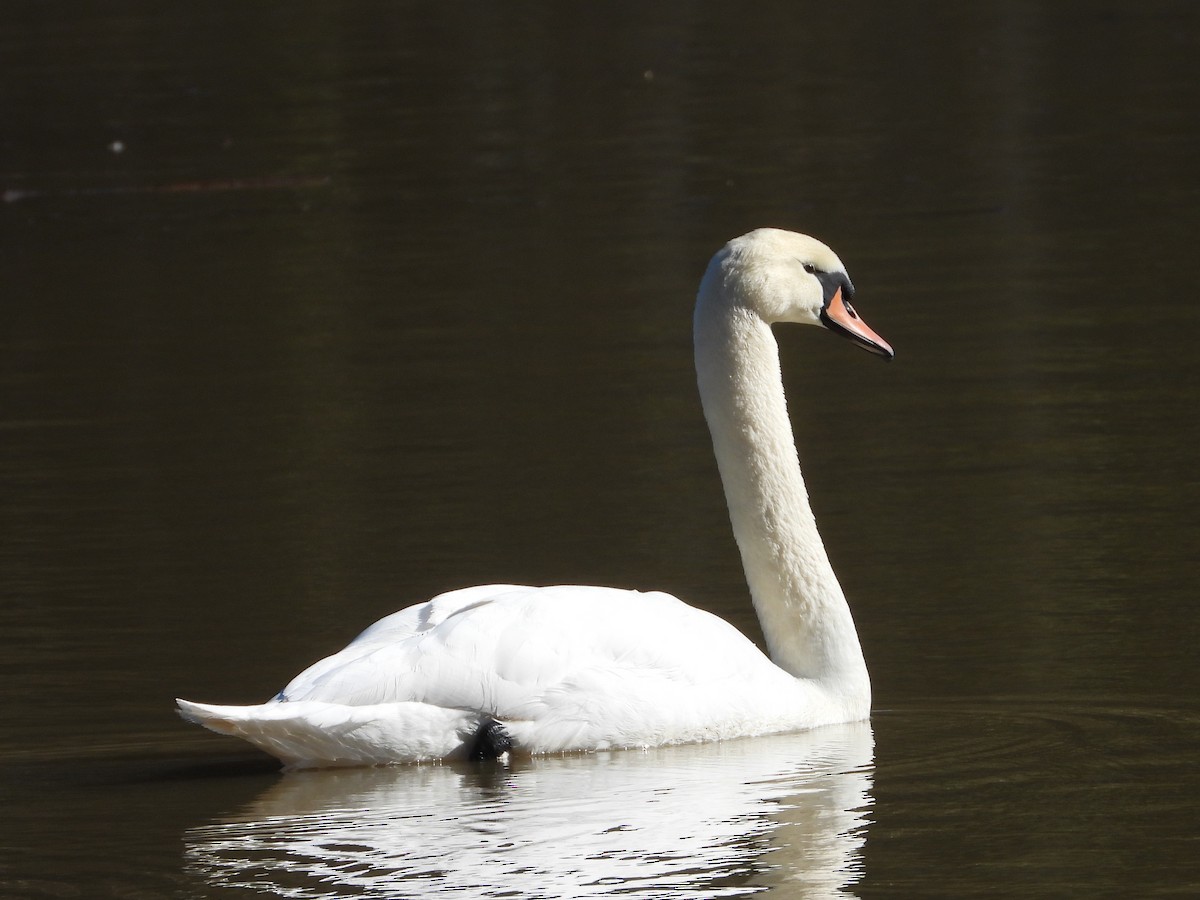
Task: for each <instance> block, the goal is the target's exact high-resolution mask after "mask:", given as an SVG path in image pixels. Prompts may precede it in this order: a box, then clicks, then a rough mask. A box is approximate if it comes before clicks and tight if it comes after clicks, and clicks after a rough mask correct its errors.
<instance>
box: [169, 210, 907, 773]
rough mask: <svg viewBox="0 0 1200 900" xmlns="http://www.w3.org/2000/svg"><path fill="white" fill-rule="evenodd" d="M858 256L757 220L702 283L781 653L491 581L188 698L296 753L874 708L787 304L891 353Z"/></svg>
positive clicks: (724, 629) (543, 738)
mask: <svg viewBox="0 0 1200 900" xmlns="http://www.w3.org/2000/svg"><path fill="white" fill-rule="evenodd" d="M853 295H854V288H853V287H852V286H851V283H850V279H849V277H848V276H847V275H846V270H845V268H844V267H843V266H842V263H841V260H839V259H838V257H837V256H836V255H835V254H834V252H833V251H832V250H830V249H829V248H828V247H826V246H825V245H824V244H822V243H821V242H820V241H817V240H815V239H814V238H811V237H807V236H805V235H801V234H795V233H792V232H787V231H780V230H777V229H767V228H764V229H759V230H757V231H752V232H750V233H749V234H746V235H743V236H742V237H739V238H735V239H734V240H732V241H730V242H729V243H728V244H726V245H725V247H724V248H723V249H721V250H720V251H719V252H718V253H717V254H716V255H715V256H714V257H713V258H712V261H711V262H710V263H709V265H708V270H707V271H706V272H705V274H704V278H703V280H702V282H701V284H700V290H699V294H698V296H697V300H696V312H695V320H694V330H695V354H696V371H697V379H698V382H699V387H700V397H701V402H702V404H703V407H704V414H705V417H706V419H707V420H708V425H709V429H710V430H711V432H712V439H713V448H714V451H715V453H716V457H717V463H718V468H719V470H720V474H721V481H722V483H723V485H724V487H725V497H726V500H727V502H728V504H729V515H730V519H731V521H732V524H733V531H734V536H735V537H736V539H737V544H738V547H739V549H740V550H741V555H742V564H743V567H744V569H745V573H746V580H747V582H748V584H749V587H750V594H751V597H752V599H753V602H754V607H755V610H756V611H757V613H758V617H759V621H760V623H761V625H762V630H763V634H764V636H765V638H766V643H767V649H768V650H769V652H770V658H768V657H767V656H765V655H763V653H762V652H761V651H760V650H759V649H758V648H757V647H755V645H754V644H753V643H751V642H750V640H748V639H747V638H746V637H745V636H744V635H742V634H741V633H740V632H739V631H737V629H735V628H734V627H733V626H731V625H729V624H728V623H727V622H725V621H724V620H722V619H720V618H718V617H716V616H714V615H711V614H710V613H707V612H704V611H702V610H699V609H696V608H694V607H691V606H688V605H687V604H685V603H684V602H683V601H681V600H678V599H676V598H675V597H672V596H670V595H668V594H663V593H657V592H654V593H639V592H637V591H625V590H618V589H615V588H603V587H582V586H558V587H523V586H518V585H486V586H481V587H472V588H465V589H462V590H456V591H451V592H449V593H446V594H442V595H440V596H438V597H435V598H433V599H432V600H430V601H428V602H426V603H421V604H418V605H416V606H410V607H408V608H407V609H403V610H401V611H400V612H397V613H394V614H392V615H390V616H386V617H385V618H383V619H380V620H379V621H378V622H376V623H375V624H374V625H372V626H371V627H370V628H368V629H367V630H366V631H364V632H363V633H362V634H360V635H359V636H358V637H357V638H355V639H354V641H353V642H351V643H350V644H349V645H348V646H347V647H346V648H345V649H343V650H341V651H340V652H338V653H335V654H334V655H333V656H330V657H328V658H326V659H323V660H321V661H320V662H318V663H316V664H315V665H313V666H311V667H310V668H309V669H307V670H306V671H304V672H301V673H300V674H299V675H298V676H296V678H295V679H293V680H292V682H291V683H290V684H289V685H288V686H287V687H285V688H284V689H283V690H282V691H281V692H280V693H279V694H278V695H276V696H275V697H274V698H273V699H272V700H270V701H268V702H267V703H263V704H260V705H256V706H211V705H207V704H200V703H191V702H189V701H186V700H179V701H177V702H178V704H179V712H180V714H181V715H182V716H183V717H184V718H185V719H188V720H189V721H192V722H196V723H199V724H201V725H204V726H205V727H207V728H210V729H212V730H213V731H218V732H221V733H224V734H232V735H237V736H238V737H241V738H244V739H245V740H247V741H249V742H250V743H252V744H254V745H255V746H257V747H260V748H261V749H263V750H265V751H267V752H268V753H271V754H273V755H274V756H276V757H278V758H279V759H280V760H282V761H283V762H284V763H285V764H287V765H288V766H290V767H293V768H303V767H312V766H345V765H377V764H386V763H399V762H414V761H420V760H432V759H445V758H456V757H457V758H462V757H472V758H483V757H496V756H500V755H502V754H504V753H506V752H508V751H509V750H512V751H513V752H519V753H549V752H554V751H566V750H599V749H606V748H617V747H647V746H653V745H659V744H672V743H684V742H693V741H709V740H720V739H723V738H732V737H739V736H749V735H760V734H767V733H772V732H781V731H791V730H798V729H803V728H813V727H816V726H820V725H831V724H836V723H842V722H852V721H857V720H860V719H865V718H866V717H867V716H868V715H869V713H870V705H871V686H870V680H869V679H868V676H867V669H866V665H865V663H864V662H863V655H862V650H861V648H860V647H859V642H858V635H857V633H856V632H855V629H854V622H853V619H852V618H851V616H850V609H849V607H848V606H847V605H846V600H845V597H844V596H843V594H842V590H841V587H840V585H839V584H838V581H837V577H836V576H835V575H834V573H833V569H832V567H831V566H830V564H829V558H828V556H827V555H826V553H825V547H824V545H823V544H822V543H821V538H820V535H819V534H818V533H817V527H816V522H815V520H814V518H813V513H812V509H811V507H810V505H809V502H808V492H807V491H806V490H805V487H804V481H803V478H802V477H801V474H800V464H799V461H798V459H797V456H796V448H795V444H794V442H793V439H792V432H791V425H790V423H789V420H788V415H787V407H786V402H785V399H784V393H783V383H782V380H781V378H780V371H779V352H778V347H777V346H776V344H775V339H774V337H773V335H772V333H771V324H772V323H773V322H799V323H803V324H808V325H821V326H824V327H825V328H827V329H829V330H831V331H834V332H836V333H838V334H841V335H843V336H845V337H848V338H850V339H851V340H852V341H853V342H854V343H856V344H858V345H859V346H861V347H863V348H865V349H867V350H869V351H871V352H872V353H875V354H877V355H879V356H882V357H884V358H885V359H891V358H892V356H893V355H894V354H893V352H892V348H891V347H890V346H889V345H888V344H887V342H886V341H884V340H883V338H881V337H879V335H877V334H876V333H875V332H874V331H872V330H871V329H870V328H869V327H867V325H866V323H865V322H863V320H862V319H861V318H859V317H858V314H857V313H856V312H855V310H854V307H853V306H852V305H851V298H852V297H853Z"/></svg>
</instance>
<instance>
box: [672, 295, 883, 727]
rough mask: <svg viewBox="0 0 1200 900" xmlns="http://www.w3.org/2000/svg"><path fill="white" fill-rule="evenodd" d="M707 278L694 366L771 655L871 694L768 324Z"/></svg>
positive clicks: (855, 697) (863, 695) (846, 696)
mask: <svg viewBox="0 0 1200 900" xmlns="http://www.w3.org/2000/svg"><path fill="white" fill-rule="evenodd" d="M719 282H720V279H719V278H706V279H705V281H704V283H703V284H702V285H701V288H700V297H699V300H698V302H697V304H696V318H695V343H696V348H695V349H696V371H697V375H698V380H699V385H700V397H701V401H702V403H703V406H704V415H705V418H706V419H707V420H708V426H709V429H710V431H711V432H712V438H713V448H714V450H715V452H716V457H717V465H718V467H719V469H720V472H721V481H722V483H723V484H724V487H725V499H726V501H727V502H728V504H729V515H730V519H731V520H732V523H733V533H734V536H735V537H736V538H737V544H738V548H739V549H740V550H741V554H742V565H743V567H744V568H745V571H746V581H747V582H748V583H749V586H750V594H751V596H752V598H753V600H754V607H755V610H756V611H757V613H758V618H759V622H760V623H761V625H762V630H763V635H764V637H765V638H766V641H767V648H768V650H769V652H770V655H771V659H772V660H774V661H775V663H776V664H778V665H779V666H780V667H782V668H783V669H785V670H787V671H788V672H790V673H791V674H793V675H795V676H796V677H798V678H807V679H813V680H814V681H817V682H820V683H822V685H823V686H824V687H826V688H827V689H830V690H833V691H835V692H836V693H838V694H840V695H841V698H842V699H843V700H846V701H852V702H854V703H855V707H856V708H857V705H858V704H859V703H861V704H862V710H861V712H862V714H863V715H865V714H866V707H867V706H868V705H869V702H870V685H869V681H868V678H867V671H866V666H865V664H864V662H863V657H862V650H861V648H860V647H859V643H858V635H857V634H856V632H855V630H854V622H853V620H852V619H851V617H850V609H849V607H848V606H847V605H846V600H845V597H844V595H843V594H842V589H841V586H840V585H839V584H838V580H837V577H836V576H835V575H834V574H833V568H832V567H831V566H830V564H829V557H828V556H827V555H826V553H825V546H824V544H822V542H821V536H820V534H818V533H817V525H816V521H815V520H814V518H813V513H812V507H811V506H810V505H809V501H808V491H807V490H806V489H805V487H804V479H803V477H802V476H801V474H800V462H799V459H798V458H797V456H796V446H795V443H794V441H793V439H792V430H791V424H790V422H789V420H788V414H787V402H786V400H785V398H784V393H783V381H782V379H781V377H780V372H779V350H778V346H777V345H776V343H775V338H774V336H773V335H772V334H771V328H770V326H769V325H768V324H767V323H766V322H764V321H763V320H762V318H761V317H760V316H759V315H758V314H757V313H754V312H752V311H750V310H748V309H746V308H744V307H742V306H739V305H735V304H731V303H730V302H728V300H727V299H726V298H725V296H724V294H723V293H722V291H721V290H720V287H719Z"/></svg>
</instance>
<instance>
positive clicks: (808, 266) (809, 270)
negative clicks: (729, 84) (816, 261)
mask: <svg viewBox="0 0 1200 900" xmlns="http://www.w3.org/2000/svg"><path fill="white" fill-rule="evenodd" d="M801 265H803V266H804V271H805V272H807V273H808V274H809V275H812V274H813V273H814V272H816V271H817V267H816V266H814V265H813V264H812V263H801Z"/></svg>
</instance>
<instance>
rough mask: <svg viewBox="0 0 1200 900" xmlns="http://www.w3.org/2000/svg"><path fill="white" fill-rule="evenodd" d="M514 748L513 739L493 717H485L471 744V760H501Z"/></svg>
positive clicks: (469, 756) (469, 754) (469, 755)
mask: <svg viewBox="0 0 1200 900" xmlns="http://www.w3.org/2000/svg"><path fill="white" fill-rule="evenodd" d="M512 747H513V740H512V737H511V736H510V735H509V733H508V732H507V731H505V730H504V726H503V725H501V724H500V723H499V722H497V721H496V720H495V719H493V718H492V717H491V716H484V718H483V719H482V720H481V721H480V723H479V730H478V731H476V732H475V738H474V740H472V742H471V750H470V752H469V753H468V754H467V756H468V758H469V759H499V758H500V757H501V756H503V755H504V754H505V753H507V752H508V751H509V750H511V749H512Z"/></svg>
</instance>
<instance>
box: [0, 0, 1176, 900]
mask: <svg viewBox="0 0 1200 900" xmlns="http://www.w3.org/2000/svg"><path fill="white" fill-rule="evenodd" d="M646 7H647V8H643V5H641V4H610V5H607V6H593V7H591V8H588V9H586V10H585V9H582V8H580V9H576V8H574V7H570V8H568V7H562V8H557V7H549V6H547V7H542V6H540V5H533V4H529V5H526V4H515V5H514V4H505V5H503V6H492V5H484V4H475V5H444V6H442V5H433V4H428V5H417V4H383V3H361V4H353V5H352V6H351V7H349V8H347V9H339V8H337V6H336V5H328V4H279V5H278V6H277V7H275V6H273V5H270V4H245V5H236V4H215V5H206V6H204V7H193V6H190V5H175V6H172V5H167V6H162V5H159V4H147V3H124V4H110V5H99V4H96V5H88V6H80V7H79V8H75V9H73V10H72V11H71V12H70V13H69V14H67V13H64V12H62V11H61V10H56V9H51V8H48V7H44V6H43V5H41V4H32V3H29V4H23V3H14V4H9V5H7V6H6V7H5V9H4V10H3V12H0V21H2V23H3V27H0V109H2V110H3V113H4V120H5V125H4V129H3V132H2V133H0V180H2V183H0V188H2V189H3V190H4V191H5V194H4V202H3V203H0V222H2V229H3V230H2V240H0V261H2V263H3V270H2V271H3V279H2V283H0V642H2V643H0V647H2V650H3V652H2V655H0V716H2V721H3V728H2V729H0V764H2V765H3V769H2V770H0V771H2V774H0V778H2V779H3V780H2V782H0V894H2V895H3V896H6V897H7V896H12V897H71V896H81V897H83V896H86V897H94V896H114V897H116V896H119V897H139V898H143V897H159V896H180V897H197V898H198V897H235V896H247V897H249V896H260V895H263V894H265V895H268V896H289V897H337V896H381V897H383V896H386V897H405V896H413V897H416V896H427V895H432V894H433V893H435V892H436V893H438V896H442V895H445V896H495V895H505V896H518V897H583V896H609V895H614V894H624V895H627V896H644V897H672V896H694V897H717V896H745V895H748V894H750V893H754V892H756V891H761V890H763V889H770V890H772V891H774V892H776V893H777V894H778V895H779V896H780V897H827V896H844V895H854V896H860V897H882V896H891V897H914V896H947V897H976V896H978V897H984V896H986V897H993V896H1020V897H1035V896H1044V897H1068V896H1070V897H1101V896H1111V897H1130V896H1186V895H1191V894H1194V893H1197V892H1198V891H1200V866H1198V864H1197V863H1196V862H1195V857H1196V853H1195V835H1196V833H1197V829H1198V828H1200V813H1198V812H1197V810H1198V807H1200V804H1198V800H1200V796H1198V788H1200V778H1198V776H1197V772H1196V765H1195V761H1196V753H1197V749H1198V738H1200V703H1198V701H1197V699H1196V698H1197V694H1198V688H1200V676H1198V674H1197V666H1196V663H1195V647H1196V646H1197V644H1198V642H1200V626H1198V624H1197V623H1198V621H1200V619H1198V617H1197V615H1196V612H1195V600H1196V585H1197V578H1196V562H1195V559H1196V550H1197V546H1198V544H1200V513H1198V512H1197V500H1198V499H1200V486H1198V484H1197V481H1198V479H1197V474H1196V473H1197V464H1196V463H1197V452H1196V448H1197V446H1198V444H1200V424H1198V417H1197V413H1196V396H1197V388H1200V375H1198V370H1197V364H1196V358H1197V357H1196V344H1197V339H1198V338H1200V321H1198V314H1197V303H1196V291H1197V288H1196V285H1197V272H1198V267H1197V264H1196V262H1195V250H1194V243H1195V235H1196V234H1197V232H1198V230H1200V175H1198V174H1197V160H1198V159H1200V117H1197V115H1196V111H1197V110H1198V109H1200V7H1197V6H1196V5H1195V4H1193V3H1190V2H1168V0H1149V2H1141V3H1138V4H1121V3H1115V2H1082V0H1080V2H1060V3H1054V4H1036V3H1025V2H1016V3H1004V4H999V3H997V4H990V3H984V4H960V3H951V2H945V3H941V2H937V3H929V4H921V5H920V6H919V7H904V8H900V7H897V9H896V11H894V12H890V13H889V12H885V11H881V10H880V9H879V8H877V7H876V5H873V4H865V3H848V4H833V5H830V4H824V5H821V6H812V5H808V4H788V3H778V4H760V5H757V6H755V7H754V8H753V11H752V12H751V11H750V10H749V8H748V9H747V10H746V11H738V10H737V9H736V8H734V7H732V6H731V5H729V4H724V3H721V4H717V3H698V4H683V3H656V4H653V5H650V4H647V5H646ZM760 225H777V226H783V227H789V228H794V229H797V230H802V231H809V232H812V233H814V234H817V235H818V236H820V237H822V238H824V239H825V240H827V241H828V242H829V243H831V244H832V245H833V246H834V247H835V249H837V250H838V252H839V253H840V254H841V256H842V258H843V259H844V260H845V261H846V262H847V265H848V267H849V269H850V272H851V274H852V276H853V277H854V280H855V283H856V285H857V287H858V291H859V294H858V306H859V308H860V309H861V310H862V312H863V313H864V315H865V316H866V318H867V320H868V321H869V322H871V324H872V325H873V326H874V327H875V328H876V330H878V331H879V332H880V333H881V334H882V335H884V337H886V338H887V339H888V340H889V341H891V343H892V344H893V345H894V346H895V347H896V349H897V354H898V355H897V360H896V362H895V363H894V364H892V365H890V366H887V365H883V364H881V363H879V362H878V361H877V360H874V359H871V358H870V357H868V356H866V355H865V354H862V353H860V352H856V351H854V350H852V349H850V348H848V347H847V346H845V345H844V344H843V343H842V342H838V341H835V340H833V339H831V338H829V337H828V336H827V335H821V334H818V333H815V332H812V331H806V330H803V329H790V330H787V329H780V338H781V340H782V343H783V353H784V363H785V368H786V373H785V374H786V379H787V383H788V389H789V396H790V399H791V404H792V410H793V416H794V421H795V427H796V431H797V437H798V440H799V444H800V447H801V456H802V459H803V461H804V464H805V468H806V472H807V474H808V479H809V483H810V488H811V490H812V493H813V496H814V502H815V504H816V507H817V511H818V515H819V518H820V521H821V524H822V529H823V533H824V535H825V539H826V543H827V544H828V546H829V548H830V552H831V555H832V557H833V559H834V563H835V566H836V567H837V569H838V571H839V574H840V575H841V577H842V581H843V584H844V586H845V587H846V591H847V594H848V595H849V597H850V598H851V603H852V605H853V607H854V610H855V614H856V617H857V620H858V622H859V626H860V631H861V634H862V638H863V643H864V646H865V650H866V654H867V658H868V662H869V665H870V667H871V671H872V677H873V680H874V684H875V692H876V710H877V711H876V714H875V716H874V718H873V720H872V723H871V725H870V726H869V727H866V726H859V727H850V728H845V729H830V730H828V731H824V732H818V733H816V734H813V735H794V736H784V737H780V738H772V739H768V740H762V741H749V742H737V743H735V744H729V745H724V746H717V747H694V748H676V749H671V750H661V751H652V752H649V753H645V754H642V753H626V754H599V755H595V756H588V757H579V758H568V759H547V760H535V761H533V762H529V763H522V764H519V765H516V766H514V767H513V768H512V769H509V770H501V771H494V770H486V769H478V768H474V769H473V768H456V767H450V766H446V767H421V768H409V769H398V770H387V771H369V772H356V773H310V774H306V775H287V776H281V775H279V774H277V773H276V771H275V770H274V767H273V766H271V765H270V764H269V763H266V764H264V763H263V762H262V761H261V759H260V758H259V757H256V756H254V755H253V754H252V752H250V751H245V750H242V749H241V747H240V746H237V745H236V744H233V743H232V742H228V741H225V740H223V739H221V738H218V737H216V736H213V735H210V734H207V733H204V732H201V731H199V730H197V729H194V728H189V727H187V726H185V725H183V723H181V722H179V721H178V720H177V719H176V717H175V716H174V714H173V712H172V703H171V701H172V698H173V697H175V696H186V697H194V698H197V699H204V700H212V701H224V702H241V701H258V700H261V699H263V698H265V697H267V696H270V695H271V694H272V693H273V692H274V691H276V690H278V688H279V687H280V686H281V685H282V684H283V683H284V682H285V681H286V680H287V679H288V678H289V677H290V676H291V675H292V674H293V673H294V672H295V671H297V670H299V669H300V668H301V667H303V666H305V665H307V664H308V663H309V662H311V661H313V660H314V659H315V658H317V657H319V656H321V655H323V654H325V653H327V652H330V651H331V650H333V649H335V648H337V647H338V646H340V645H341V644H342V643H344V642H345V641H346V640H347V639H349V638H350V637H351V636H353V635H354V634H355V633H356V632H357V631H358V630H359V629H360V628H361V627H362V626H363V625H365V624H366V623H368V622H370V621H372V620H373V619H374V618H376V617H378V616H379V615H382V614H383V613H386V612H389V611H391V610H393V609H395V608H398V607H399V606H402V605H405V604H407V603H408V602H412V601H415V600H420V599H423V598H425V597H427V596H429V595H431V594H433V593H436V592H438V591H441V590H444V589H447V588H450V587H456V586H461V585H466V584H472V583H479V582H503V581H523V582H534V583H555V582H585V583H601V584H613V585H618V586H629V587H653V588H660V589H665V590H669V591H672V592H674V593H677V594H679V595H680V596H682V597H685V598H687V599H689V600H690V601H692V602H694V603H697V604H699V605H702V606H705V607H707V608H710V609H713V610H716V611H718V612H720V613H721V614H722V615H725V616H726V617H728V618H730V619H731V620H732V621H734V622H735V623H736V624H737V625H738V626H739V627H742V628H743V629H746V630H747V631H748V632H749V633H751V634H757V632H756V629H757V625H756V624H755V623H754V621H753V619H752V617H751V615H750V612H749V609H748V606H747V604H746V601H745V589H744V585H743V582H742V576H741V571H740V567H739V563H738V559H737V555H736V551H735V548H734V546H733V541H732V539H731V536H730V534H729V530H728V524H727V521H726V518H725V510H724V506H723V500H722V496H721V491H720V487H719V485H718V482H717V477H716V468H715V464H714V463H713V461H712V459H711V454H710V448H709V442H708V437H707V434H706V432H705V430H704V424H703V420H702V417H701V414H700V410H699V403H698V400H697V398H696V394H695V387H694V380H693V375H692V372H691V353H690V333H689V328H690V308H691V303H692V298H693V295H694V291H695V285H696V282H697V281H698V278H699V276H700V274H701V272H702V271H703V268H704V265H705V262H706V261H707V258H708V257H709V255H711V253H712V252H713V251H714V250H715V249H716V248H717V247H719V246H720V245H721V244H722V243H723V242H724V241H725V240H726V239H728V238H729V237H732V236H734V235H736V234H739V233H741V232H744V231H746V230H748V229H750V228H752V227H756V226H760Z"/></svg>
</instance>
